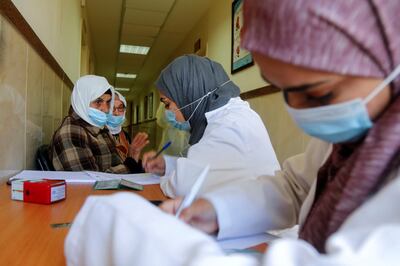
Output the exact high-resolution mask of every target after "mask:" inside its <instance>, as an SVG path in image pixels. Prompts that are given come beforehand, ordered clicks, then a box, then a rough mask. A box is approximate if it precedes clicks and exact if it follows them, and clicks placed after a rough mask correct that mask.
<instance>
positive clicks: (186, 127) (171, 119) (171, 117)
mask: <svg viewBox="0 0 400 266" xmlns="http://www.w3.org/2000/svg"><path fill="white" fill-rule="evenodd" d="M165 118H166V119H167V122H168V123H170V124H171V125H172V126H173V127H175V128H177V129H179V130H183V131H188V132H189V131H190V123H189V121H185V122H179V121H177V120H176V115H175V112H173V111H170V110H165Z"/></svg>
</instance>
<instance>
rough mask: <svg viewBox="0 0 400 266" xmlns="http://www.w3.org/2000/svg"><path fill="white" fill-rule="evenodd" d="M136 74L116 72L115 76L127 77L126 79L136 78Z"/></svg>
mask: <svg viewBox="0 0 400 266" xmlns="http://www.w3.org/2000/svg"><path fill="white" fill-rule="evenodd" d="M136 76H137V75H136V74H128V73H117V78H127V79H134V78H136Z"/></svg>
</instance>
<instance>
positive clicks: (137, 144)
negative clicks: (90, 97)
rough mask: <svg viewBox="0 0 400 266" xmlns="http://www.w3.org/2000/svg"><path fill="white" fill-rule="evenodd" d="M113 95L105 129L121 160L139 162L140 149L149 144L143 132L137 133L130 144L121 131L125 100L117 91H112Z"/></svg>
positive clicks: (128, 137)
mask: <svg viewBox="0 0 400 266" xmlns="http://www.w3.org/2000/svg"><path fill="white" fill-rule="evenodd" d="M114 93H115V94H114V107H113V112H112V116H110V117H109V118H108V120H107V127H108V129H109V130H110V133H111V134H112V135H113V137H114V140H115V142H116V148H117V152H118V154H119V156H120V157H121V158H122V160H125V159H126V158H127V157H132V158H133V159H135V161H137V162H139V158H140V153H141V151H142V149H143V148H144V147H145V146H146V145H147V144H149V140H148V135H147V133H145V132H139V133H137V134H136V136H135V137H134V138H133V141H132V142H131V138H130V136H129V134H128V132H126V131H125V130H123V129H122V124H123V123H124V122H125V112H126V107H127V103H126V99H125V97H124V96H123V95H122V94H121V93H119V92H118V91H114Z"/></svg>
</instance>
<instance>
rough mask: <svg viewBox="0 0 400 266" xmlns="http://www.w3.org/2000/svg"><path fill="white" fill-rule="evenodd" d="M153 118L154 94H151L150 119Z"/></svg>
mask: <svg viewBox="0 0 400 266" xmlns="http://www.w3.org/2000/svg"><path fill="white" fill-rule="evenodd" d="M151 118H153V93H150V94H149V119H151Z"/></svg>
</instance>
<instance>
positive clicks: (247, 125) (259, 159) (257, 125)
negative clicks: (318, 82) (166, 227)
mask: <svg viewBox="0 0 400 266" xmlns="http://www.w3.org/2000/svg"><path fill="white" fill-rule="evenodd" d="M156 87H157V88H158V90H159V91H160V101H161V102H162V103H163V104H164V105H165V109H166V111H165V114H166V118H167V121H168V122H169V123H170V124H171V125H172V126H174V127H176V128H178V129H180V130H185V131H188V132H190V138H189V144H190V147H189V149H188V151H187V158H178V157H173V156H158V157H157V158H156V159H153V157H154V155H155V152H149V153H147V154H144V156H143V166H144V168H145V170H146V172H151V173H156V174H159V175H163V176H164V177H163V178H162V180H161V188H162V190H163V192H164V193H165V194H166V195H167V196H169V197H176V196H182V195H185V194H187V192H188V191H189V190H190V188H191V187H192V184H193V183H194V181H195V179H196V178H197V175H196V174H193V172H194V171H193V164H200V165H201V166H205V165H210V172H209V174H208V176H207V177H206V180H205V182H204V184H203V186H202V191H203V192H205V191H208V190H212V189H215V188H216V187H220V186H224V185H226V184H228V183H230V182H235V181H238V180H243V179H255V178H257V177H258V176H260V175H272V174H274V173H275V171H277V170H279V169H280V166H279V162H278V160H277V158H276V155H275V152H274V149H273V147H272V144H271V141H270V139H269V136H268V132H267V130H266V128H265V126H264V124H263V122H262V120H261V118H260V117H259V116H258V114H257V113H256V112H254V111H253V110H252V109H251V108H250V106H249V104H248V103H247V102H245V101H243V100H242V99H240V97H239V94H240V90H239V88H238V87H237V86H236V85H235V84H234V83H233V82H232V81H231V80H229V77H228V75H227V74H226V73H225V71H224V69H223V68H222V66H221V65H220V64H219V63H217V62H214V61H212V60H210V59H208V58H205V57H200V56H197V55H184V56H181V57H178V58H177V59H175V60H174V61H173V62H172V63H171V64H169V65H168V66H167V67H166V68H165V69H164V70H163V71H162V72H161V74H160V76H159V78H158V80H157V82H156Z"/></svg>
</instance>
